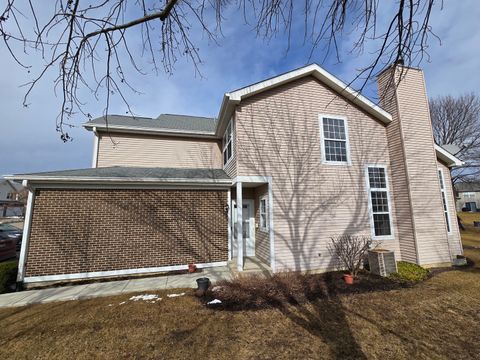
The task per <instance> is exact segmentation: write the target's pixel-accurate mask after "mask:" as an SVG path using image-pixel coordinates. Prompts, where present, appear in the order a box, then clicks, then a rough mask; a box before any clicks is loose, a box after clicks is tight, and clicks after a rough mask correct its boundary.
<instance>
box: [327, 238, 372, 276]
mask: <svg viewBox="0 0 480 360" xmlns="http://www.w3.org/2000/svg"><path fill="white" fill-rule="evenodd" d="M372 243H373V242H372V239H371V238H370V237H368V236H355V235H341V236H337V237H332V238H331V243H330V246H329V250H330V252H331V253H332V255H335V256H336V257H337V258H338V259H339V260H340V262H341V263H342V265H343V267H344V268H345V269H346V270H348V272H349V273H350V274H351V275H353V276H357V273H358V271H359V270H360V267H361V266H362V262H363V260H364V259H365V257H366V255H367V252H368V250H369V249H370V247H371V245H372Z"/></svg>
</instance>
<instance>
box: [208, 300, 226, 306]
mask: <svg viewBox="0 0 480 360" xmlns="http://www.w3.org/2000/svg"><path fill="white" fill-rule="evenodd" d="M221 303H222V301H221V300H218V299H213V300H212V301H209V302H208V303H207V305H215V304H221Z"/></svg>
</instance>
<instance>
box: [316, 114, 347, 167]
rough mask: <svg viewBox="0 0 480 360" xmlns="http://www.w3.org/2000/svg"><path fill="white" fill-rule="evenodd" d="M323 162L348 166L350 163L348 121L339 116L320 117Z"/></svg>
mask: <svg viewBox="0 0 480 360" xmlns="http://www.w3.org/2000/svg"><path fill="white" fill-rule="evenodd" d="M320 138H321V142H322V144H321V146H322V162H323V163H324V164H334V165H348V164H349V163H350V154H349V150H350V149H349V143H348V128H347V119H345V118H342V117H339V116H329V115H321V116H320Z"/></svg>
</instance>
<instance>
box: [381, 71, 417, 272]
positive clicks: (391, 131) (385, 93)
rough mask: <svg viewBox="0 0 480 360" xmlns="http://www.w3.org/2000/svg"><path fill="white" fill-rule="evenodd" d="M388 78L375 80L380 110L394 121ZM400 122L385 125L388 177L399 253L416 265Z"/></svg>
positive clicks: (393, 99)
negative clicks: (388, 163) (389, 163)
mask: <svg viewBox="0 0 480 360" xmlns="http://www.w3.org/2000/svg"><path fill="white" fill-rule="evenodd" d="M389 81H390V78H389V77H382V78H380V79H379V81H378V88H379V89H378V92H379V94H380V95H381V98H383V99H391V101H384V102H382V106H383V109H385V110H386V111H388V112H389V113H390V114H392V116H393V117H394V119H398V108H397V102H396V98H395V92H394V88H393V87H388V86H389V85H390V84H389ZM401 131H402V130H401V123H400V121H393V122H392V123H390V124H389V125H388V126H387V139H388V150H389V156H390V160H391V166H390V177H391V181H392V185H393V188H392V198H393V199H394V202H395V212H396V217H397V224H398V225H397V231H398V236H399V245H400V251H401V253H402V259H403V260H404V261H409V262H413V263H416V262H417V249H416V244H415V236H414V231H413V220H412V208H411V203H410V191H409V184H408V181H407V176H406V164H405V160H404V159H405V151H404V148H403V141H402V137H401Z"/></svg>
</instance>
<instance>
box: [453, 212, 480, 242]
mask: <svg viewBox="0 0 480 360" xmlns="http://www.w3.org/2000/svg"><path fill="white" fill-rule="evenodd" d="M458 216H460V219H462V223H463V225H464V226H465V230H466V231H462V232H461V233H462V241H463V245H467V246H475V247H480V228H478V227H477V228H475V227H473V222H474V221H480V212H476V213H469V212H459V213H458Z"/></svg>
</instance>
